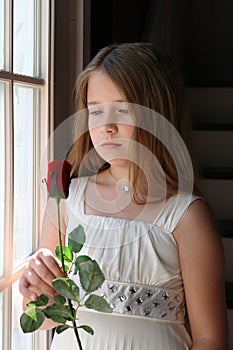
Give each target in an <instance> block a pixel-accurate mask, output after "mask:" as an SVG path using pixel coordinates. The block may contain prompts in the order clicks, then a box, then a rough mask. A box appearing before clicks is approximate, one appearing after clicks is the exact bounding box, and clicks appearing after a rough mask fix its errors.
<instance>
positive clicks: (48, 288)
mask: <svg viewBox="0 0 233 350" xmlns="http://www.w3.org/2000/svg"><path fill="white" fill-rule="evenodd" d="M39 271H40V270H39ZM42 275H43V274H42ZM24 277H25V279H26V280H27V283H28V286H29V289H31V290H32V289H33V290H34V289H36V290H38V292H39V293H40V294H41V293H43V294H48V295H51V296H53V295H54V294H55V290H54V289H53V287H52V285H51V284H50V283H47V282H46V281H45V280H44V279H43V278H41V276H40V275H39V274H38V273H37V271H35V270H33V269H32V270H31V269H29V268H28V269H26V270H25V272H24ZM53 279H54V278H53V277H52V280H53Z"/></svg>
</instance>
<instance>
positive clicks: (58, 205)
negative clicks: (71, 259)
mask: <svg viewBox="0 0 233 350" xmlns="http://www.w3.org/2000/svg"><path fill="white" fill-rule="evenodd" d="M56 202H57V219H58V232H59V245H60V250H61V264H62V270H63V272H65V273H66V270H65V262H64V255H63V248H62V235H61V216H60V198H56Z"/></svg>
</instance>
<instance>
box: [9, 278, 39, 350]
mask: <svg viewBox="0 0 233 350" xmlns="http://www.w3.org/2000/svg"><path fill="white" fill-rule="evenodd" d="M22 313H23V308H22V295H21V294H20V293H19V289H18V281H17V282H15V283H13V285H12V334H11V341H12V345H11V350H21V349H22V350H32V349H34V347H33V337H34V334H33V333H28V334H24V333H23V331H22V329H21V327H20V316H21V314H22Z"/></svg>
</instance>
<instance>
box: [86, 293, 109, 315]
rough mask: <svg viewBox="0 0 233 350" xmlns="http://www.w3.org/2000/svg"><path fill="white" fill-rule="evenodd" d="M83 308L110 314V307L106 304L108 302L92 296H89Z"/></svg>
mask: <svg viewBox="0 0 233 350" xmlns="http://www.w3.org/2000/svg"><path fill="white" fill-rule="evenodd" d="M85 306H86V307H87V308H88V309H94V310H96V311H102V312H109V313H111V312H112V308H111V306H110V305H109V304H108V302H107V301H106V300H105V299H104V298H103V297H100V296H98V295H95V294H92V295H90V296H89V298H88V299H87V300H86V302H85Z"/></svg>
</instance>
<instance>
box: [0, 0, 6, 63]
mask: <svg viewBox="0 0 233 350" xmlns="http://www.w3.org/2000/svg"><path fill="white" fill-rule="evenodd" d="M4 17H5V16H4V0H0V69H3V68H4V35H5V31H4V25H5V23H4Z"/></svg>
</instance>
